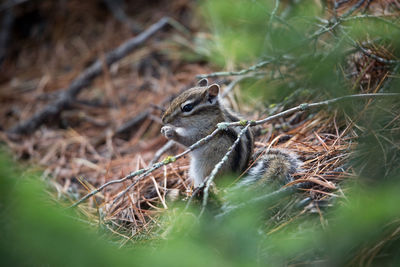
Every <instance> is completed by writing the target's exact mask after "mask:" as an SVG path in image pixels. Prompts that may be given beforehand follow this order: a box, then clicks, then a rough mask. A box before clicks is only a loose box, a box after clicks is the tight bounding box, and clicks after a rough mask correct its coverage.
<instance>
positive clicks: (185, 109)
mask: <svg viewBox="0 0 400 267" xmlns="http://www.w3.org/2000/svg"><path fill="white" fill-rule="evenodd" d="M192 109H193V104H191V103H190V104H186V105H184V106H183V108H182V111H183V112H190V111H191V110H192Z"/></svg>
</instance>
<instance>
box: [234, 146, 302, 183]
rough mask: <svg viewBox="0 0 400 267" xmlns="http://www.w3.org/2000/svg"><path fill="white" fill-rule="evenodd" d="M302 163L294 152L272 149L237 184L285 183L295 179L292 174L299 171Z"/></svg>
mask: <svg viewBox="0 0 400 267" xmlns="http://www.w3.org/2000/svg"><path fill="white" fill-rule="evenodd" d="M301 164H302V162H301V161H300V160H299V159H298V158H297V156H296V155H295V154H294V153H292V152H289V151H287V150H283V149H271V150H269V151H268V152H267V153H266V154H265V155H263V156H261V158H260V159H258V160H257V162H256V163H255V165H254V166H253V167H252V168H251V169H250V170H249V173H248V175H247V176H246V177H244V178H243V179H242V180H241V181H240V182H239V183H238V184H237V186H238V187H242V188H243V187H248V188H254V187H256V188H259V187H265V186H271V185H284V184H286V183H288V182H290V181H292V180H293V178H292V175H293V174H294V173H296V172H298V171H299V169H300V165H301Z"/></svg>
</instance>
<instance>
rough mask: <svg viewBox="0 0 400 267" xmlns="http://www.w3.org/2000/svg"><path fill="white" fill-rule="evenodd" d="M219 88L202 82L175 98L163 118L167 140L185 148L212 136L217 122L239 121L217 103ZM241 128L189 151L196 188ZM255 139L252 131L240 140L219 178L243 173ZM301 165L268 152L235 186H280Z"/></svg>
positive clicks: (285, 154)
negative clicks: (271, 183)
mask: <svg viewBox="0 0 400 267" xmlns="http://www.w3.org/2000/svg"><path fill="white" fill-rule="evenodd" d="M219 91H220V87H219V85H218V84H211V85H209V84H208V81H207V79H202V80H200V81H199V82H198V84H197V86H196V87H193V88H191V89H188V90H186V91H185V92H183V93H182V94H180V95H179V96H177V97H176V98H175V99H174V100H173V101H172V102H171V104H170V106H169V107H168V108H167V110H166V111H165V113H164V114H163V116H162V122H163V123H164V124H165V126H163V127H162V128H161V132H162V133H163V134H164V135H165V137H166V138H168V139H172V140H174V141H176V142H178V143H180V144H182V145H184V146H190V145H192V144H194V143H195V142H197V141H198V140H200V139H201V138H204V137H206V136H207V135H209V134H210V133H212V132H213V131H214V130H215V129H216V127H217V124H218V123H220V122H235V121H239V120H240V117H239V116H238V115H236V114H234V113H233V112H232V111H230V110H229V109H228V108H227V107H225V106H224V105H223V104H222V102H221V101H220V100H219ZM240 130H241V127H239V126H237V127H229V128H228V129H226V130H222V131H219V133H218V134H217V135H216V136H215V137H214V138H212V139H211V140H210V141H209V142H207V143H206V144H204V145H202V146H201V147H199V148H197V149H195V150H194V151H192V154H191V161H190V168H189V177H190V179H191V180H192V181H193V184H194V186H195V187H198V186H200V185H201V184H202V183H203V181H204V180H205V179H206V177H207V176H208V175H209V174H210V173H211V171H212V170H213V168H214V166H215V165H216V164H217V163H218V162H219V161H220V160H221V159H222V157H223V156H224V155H225V154H226V152H227V151H228V149H229V147H231V146H232V144H233V143H234V142H235V140H236V139H237V136H238V134H239V132H240ZM253 147H254V138H253V132H252V129H251V128H249V130H248V131H247V132H246V133H245V134H244V135H243V136H242V138H241V140H240V143H239V144H238V145H237V146H236V147H235V149H234V151H233V152H232V153H231V155H230V156H229V158H228V160H227V161H226V162H225V164H224V165H223V166H222V168H221V169H220V171H219V173H218V175H221V174H223V173H229V172H237V173H240V172H243V171H244V170H246V168H247V167H248V164H249V162H250V160H251V158H252V156H253ZM299 165H300V161H299V160H298V159H297V157H296V156H294V154H292V153H290V152H287V151H284V150H279V149H271V150H270V151H269V152H268V153H266V154H265V155H263V156H262V157H260V159H259V160H258V161H257V162H256V163H255V164H254V166H253V167H252V168H251V169H250V170H249V173H248V175H247V176H246V177H245V178H243V179H242V180H241V181H240V182H239V184H238V185H246V186H248V185H250V184H258V183H260V181H263V180H265V179H271V178H275V177H276V178H277V179H279V180H281V182H282V184H283V183H286V182H288V181H290V180H291V179H292V178H291V175H292V174H293V173H295V172H296V171H297V169H298V167H299Z"/></svg>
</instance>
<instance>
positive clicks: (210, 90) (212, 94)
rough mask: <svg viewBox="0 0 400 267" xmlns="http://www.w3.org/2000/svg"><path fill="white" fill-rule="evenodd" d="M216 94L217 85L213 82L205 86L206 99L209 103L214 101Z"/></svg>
mask: <svg viewBox="0 0 400 267" xmlns="http://www.w3.org/2000/svg"><path fill="white" fill-rule="evenodd" d="M218 94H219V85H218V84H216V83H214V84H211V85H210V86H209V87H208V88H207V97H208V98H207V100H208V101H209V102H210V103H215V102H216V100H217V99H218Z"/></svg>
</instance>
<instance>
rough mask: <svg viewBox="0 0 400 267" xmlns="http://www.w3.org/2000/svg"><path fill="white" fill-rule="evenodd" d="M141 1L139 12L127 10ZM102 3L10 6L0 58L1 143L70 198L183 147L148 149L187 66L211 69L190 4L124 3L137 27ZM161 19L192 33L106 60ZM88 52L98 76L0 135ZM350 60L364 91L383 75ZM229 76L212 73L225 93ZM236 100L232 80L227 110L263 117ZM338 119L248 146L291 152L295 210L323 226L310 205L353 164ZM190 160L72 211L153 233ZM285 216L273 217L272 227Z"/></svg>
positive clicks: (315, 120) (275, 130) (299, 124)
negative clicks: (40, 118) (10, 22)
mask: <svg viewBox="0 0 400 267" xmlns="http://www.w3.org/2000/svg"><path fill="white" fill-rule="evenodd" d="M139 6H140V12H139V11H136V9H137V8H138V7H139ZM114 8H115V7H114ZM110 10H113V8H111V9H108V8H107V7H106V6H105V5H104V4H102V3H99V1H84V2H82V1H66V2H65V7H64V8H63V9H60V8H58V6H57V4H56V2H54V3H53V2H52V1H43V2H42V3H41V4H29V3H27V4H24V5H21V6H19V7H18V8H16V9H15V20H16V21H15V23H14V25H16V26H15V27H14V30H13V32H12V36H11V37H12V38H11V39H12V41H11V43H12V45H11V46H10V47H9V50H10V53H9V54H10V56H7V57H6V58H5V60H4V62H2V66H1V68H2V71H1V74H0V103H1V105H0V129H1V130H2V132H0V137H1V140H2V142H4V143H5V144H6V145H7V146H8V148H9V149H10V150H11V152H12V155H14V157H15V158H16V159H18V160H19V161H21V162H25V163H27V164H28V165H29V166H34V167H31V169H32V168H34V170H39V171H41V172H43V179H45V180H46V181H48V183H49V184H50V185H51V187H52V188H51V189H50V192H52V194H53V195H54V197H55V198H56V199H59V200H62V201H64V202H67V203H69V204H73V203H74V202H76V201H77V200H78V199H79V198H80V197H82V196H84V195H85V194H87V193H88V192H90V191H91V190H93V189H95V188H97V187H99V186H100V185H102V184H104V183H106V182H108V181H111V180H115V179H119V178H122V177H124V176H126V175H127V174H129V173H131V172H133V171H136V170H139V169H141V168H145V167H148V166H149V165H151V162H152V161H154V160H162V159H163V158H165V157H166V156H168V155H174V154H177V153H178V152H181V151H183V150H184V149H183V148H181V147H177V146H173V147H171V148H170V149H168V150H166V151H165V153H163V154H162V155H158V156H157V158H155V155H156V153H157V151H159V149H160V148H162V147H163V146H164V145H165V144H166V142H167V140H166V139H165V138H164V137H163V136H162V135H161V134H160V128H161V126H162V124H161V120H160V117H161V114H162V110H163V109H165V107H166V106H167V105H168V103H169V101H170V100H171V99H172V97H173V96H176V94H177V93H179V92H181V91H182V90H184V89H186V88H189V87H190V86H192V85H194V84H195V83H196V75H199V74H205V73H211V72H213V71H217V70H218V71H219V69H216V67H215V66H212V65H210V64H209V63H207V62H206V61H205V60H204V58H202V57H201V56H198V55H197V56H196V49H197V47H196V44H195V43H194V41H193V40H194V39H195V38H196V37H201V38H203V39H208V38H211V37H210V36H209V34H208V33H207V32H206V29H204V27H202V26H201V23H200V21H199V20H198V19H196V16H194V15H193V14H195V3H194V2H192V1H187V0H182V1H158V2H157V3H156V4H148V3H147V2H146V1H135V3H134V4H132V5H130V6H129V7H128V9H127V10H126V12H127V13H129V14H130V16H131V17H133V18H135V23H137V25H136V24H135V27H137V28H135V27H133V26H132V25H131V24H129V23H127V22H126V21H124V20H123V19H122V20H121V19H120V20H118V19H116V17H115V16H113V14H112V12H111V11H110ZM164 16H169V17H171V18H174V19H176V20H177V21H179V22H180V23H182V24H183V25H185V27H187V28H188V29H190V34H191V36H188V35H186V34H184V33H182V32H180V31H178V30H177V29H175V28H173V27H169V28H168V29H166V30H160V31H158V32H157V33H155V35H154V36H152V37H150V38H148V40H147V41H146V42H145V43H143V45H140V46H139V47H137V48H136V49H135V50H134V51H133V52H132V53H129V54H128V55H126V56H124V57H123V58H122V59H121V60H119V61H117V62H115V63H113V64H112V65H111V66H107V64H106V63H105V58H106V53H107V52H109V51H111V50H113V49H115V48H116V47H117V46H118V45H120V44H121V43H123V42H125V41H126V40H128V39H130V38H132V37H133V36H136V35H137V34H138V33H140V32H143V31H145V30H146V29H147V28H148V27H150V26H151V25H152V24H153V23H155V22H157V21H158V20H159V19H161V18H162V17H164ZM133 31H136V32H135V33H133ZM95 59H100V60H101V61H102V62H103V68H102V74H100V75H99V76H98V77H97V78H95V79H94V80H93V82H92V83H90V84H89V85H88V86H86V87H85V88H84V89H83V90H82V92H81V93H80V94H79V95H78V97H77V98H76V99H74V100H73V101H72V103H71V104H70V106H69V107H68V109H62V110H61V112H60V113H59V114H58V115H59V116H57V117H54V118H53V117H49V118H46V120H45V123H43V124H42V125H40V127H39V128H38V129H37V130H32V131H29V132H28V133H27V134H24V135H14V134H7V133H6V132H5V130H9V129H11V128H12V127H14V126H15V125H17V124H18V123H21V122H23V121H26V120H30V118H31V116H32V115H33V114H34V113H36V112H37V111H39V110H41V109H43V108H44V107H45V106H46V105H49V104H50V105H51V104H52V103H54V102H55V101H56V100H57V99H59V98H60V97H62V92H63V90H65V88H67V87H68V86H69V85H70V84H71V82H72V81H73V80H74V79H75V78H76V77H77V76H78V75H79V74H81V73H82V72H83V71H84V70H85V68H87V67H88V66H89V65H90V64H92V63H93V62H94V60H95ZM354 62H355V64H354V71H355V72H357V73H358V74H360V72H361V70H362V71H363V73H362V74H361V76H358V78H360V84H364V85H366V84H374V85H375V86H365V91H364V93H369V92H377V91H378V90H379V89H380V85H381V84H382V83H383V81H384V80H386V79H387V75H388V72H387V71H386V70H385V69H384V68H379V64H380V63H379V62H375V63H373V64H370V63H369V64H370V65H369V66H367V67H366V66H365V64H366V61H363V57H362V56H360V58H358V59H354ZM368 62H369V61H368ZM356 76H357V75H356ZM231 81H232V79H223V80H216V82H219V83H220V84H221V85H222V89H223V90H224V89H225V88H227V85H229V84H230V82H231ZM371 81H372V82H371ZM240 99H241V92H240V86H239V85H237V86H235V88H234V90H232V92H231V93H230V94H229V95H228V96H227V101H228V102H229V103H230V105H231V106H232V108H233V109H234V110H236V111H239V112H241V113H242V114H243V115H244V116H245V117H246V118H248V119H260V118H263V117H266V116H267V115H269V114H268V112H269V110H267V109H266V108H263V107H262V104H261V103H259V102H260V101H259V100H258V99H254V100H253V103H251V104H249V103H242V102H241V101H240ZM311 100H312V99H302V101H304V102H307V101H311ZM294 104H300V103H286V104H282V105H278V107H277V108H275V112H279V111H282V110H284V109H285V108H290V107H292V106H294ZM289 105H292V106H289ZM367 105H368V104H367ZM254 106H255V107H257V108H256V109H254V108H253V107H254ZM344 118H345V119H341V120H338V115H337V112H330V113H328V112H327V111H326V110H320V111H315V112H301V113H295V114H293V115H290V116H288V117H286V118H281V119H279V120H277V121H274V122H272V123H270V124H268V125H264V126H263V127H264V128H263V130H262V131H261V134H260V135H259V136H258V137H257V140H256V148H257V149H263V151H266V149H268V148H270V147H280V148H285V149H289V150H291V151H294V152H295V153H297V154H298V155H299V158H300V159H301V160H302V161H303V162H304V164H303V166H302V170H301V172H299V173H297V174H296V180H295V181H294V182H293V183H294V184H295V183H301V182H305V181H306V182H309V183H311V186H310V187H309V188H307V189H304V191H305V192H304V194H303V196H302V198H301V199H298V202H300V201H303V200H305V199H309V200H310V201H309V202H308V203H309V204H308V205H307V206H305V207H304V209H303V210H299V211H298V214H302V213H304V212H314V213H319V214H320V216H321V223H324V222H323V214H322V213H321V211H320V209H319V206H318V203H320V201H321V200H324V199H327V198H332V197H341V196H344V195H345V194H346V192H343V191H342V190H341V189H340V181H342V180H343V179H347V178H348V177H351V173H352V169H351V168H350V167H348V165H346V162H347V160H348V158H349V155H350V154H351V149H352V148H353V147H354V146H355V144H356V142H355V141H354V140H355V138H356V137H357V136H358V134H357V131H355V130H354V128H355V127H356V126H357V122H355V121H353V120H352V119H351V118H349V117H346V116H344ZM188 159H189V157H188V156H186V157H185V158H183V159H180V160H179V161H177V162H175V163H172V164H169V165H166V166H163V167H162V168H160V169H158V170H156V171H154V172H153V173H152V174H151V175H149V176H147V177H146V178H145V179H143V180H141V181H140V182H139V183H138V184H137V185H136V186H135V187H134V188H133V189H132V190H131V191H130V192H129V193H128V194H126V195H125V197H124V198H122V199H121V200H120V201H118V202H117V203H115V204H112V202H113V200H114V199H115V198H116V197H117V196H118V193H119V192H121V191H122V190H123V189H125V188H126V187H127V186H129V185H130V184H131V181H130V180H128V181H126V182H124V183H117V184H114V185H112V186H109V187H107V188H106V189H105V190H103V191H102V192H101V193H99V194H97V195H96V197H91V198H89V199H88V200H87V201H86V202H85V203H83V204H81V205H80V206H79V211H80V212H81V213H82V214H83V215H84V216H86V218H87V219H88V220H89V221H99V220H102V221H105V222H108V223H107V224H106V225H107V227H109V229H110V230H111V231H112V232H114V233H115V234H116V235H119V236H122V237H123V240H126V241H129V240H132V238H134V237H135V236H137V235H140V234H147V235H148V234H151V233H152V232H154V228H157V227H159V226H158V221H157V220H158V214H160V213H162V212H163V211H164V210H165V209H168V202H167V201H166V195H167V194H168V192H170V191H171V190H174V189H178V190H179V192H180V193H179V194H180V196H181V199H182V200H183V201H185V199H187V198H188V197H190V196H191V194H192V189H193V188H192V187H191V185H190V182H189V181H188V177H187V176H188V175H187V170H188ZM285 223H286V222H285V221H283V220H281V221H280V222H277V226H276V227H277V228H278V227H280V226H281V225H284V224H285ZM121 228H123V229H125V230H124V231H120V229H121ZM126 229H128V230H126ZM124 242H125V241H124Z"/></svg>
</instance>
